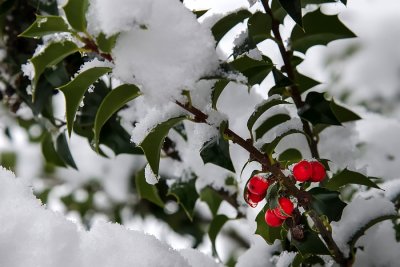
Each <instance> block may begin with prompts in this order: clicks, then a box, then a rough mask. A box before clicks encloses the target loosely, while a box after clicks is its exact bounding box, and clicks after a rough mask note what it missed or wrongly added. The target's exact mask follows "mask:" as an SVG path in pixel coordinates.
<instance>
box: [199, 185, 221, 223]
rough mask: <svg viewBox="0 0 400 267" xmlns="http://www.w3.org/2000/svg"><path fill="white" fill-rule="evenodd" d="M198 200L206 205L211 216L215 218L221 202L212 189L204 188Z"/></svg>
mask: <svg viewBox="0 0 400 267" xmlns="http://www.w3.org/2000/svg"><path fill="white" fill-rule="evenodd" d="M200 199H201V201H204V202H206V203H207V205H208V207H209V208H210V210H211V213H212V215H213V216H214V217H215V216H216V215H217V212H218V209H219V207H220V206H221V203H222V201H223V199H222V197H221V196H220V195H219V194H218V193H217V192H216V191H215V190H214V189H213V188H211V187H206V188H204V189H203V190H202V191H201V192H200Z"/></svg>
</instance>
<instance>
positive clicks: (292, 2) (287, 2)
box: [279, 0, 303, 27]
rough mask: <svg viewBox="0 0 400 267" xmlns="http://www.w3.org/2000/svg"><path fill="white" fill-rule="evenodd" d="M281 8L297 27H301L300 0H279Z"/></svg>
mask: <svg viewBox="0 0 400 267" xmlns="http://www.w3.org/2000/svg"><path fill="white" fill-rule="evenodd" d="M279 2H280V3H281V5H282V7H283V8H284V9H285V10H286V12H287V13H288V14H289V16H290V17H291V18H292V19H293V20H294V21H295V22H296V23H297V25H299V26H300V27H303V21H302V15H301V1H300V0H279Z"/></svg>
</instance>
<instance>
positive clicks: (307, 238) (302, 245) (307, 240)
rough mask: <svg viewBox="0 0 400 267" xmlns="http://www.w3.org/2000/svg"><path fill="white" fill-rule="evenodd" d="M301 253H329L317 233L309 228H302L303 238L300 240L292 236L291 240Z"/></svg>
mask: <svg viewBox="0 0 400 267" xmlns="http://www.w3.org/2000/svg"><path fill="white" fill-rule="evenodd" d="M290 243H291V244H292V245H294V246H295V247H296V248H297V249H298V250H299V252H300V253H301V255H309V254H314V255H330V252H329V250H328V249H327V248H326V246H325V244H324V243H323V242H322V241H321V239H320V238H319V237H318V234H317V233H315V232H314V231H312V230H310V229H306V230H304V238H303V239H302V240H300V241H299V240H296V239H294V238H292V240H291V242H290Z"/></svg>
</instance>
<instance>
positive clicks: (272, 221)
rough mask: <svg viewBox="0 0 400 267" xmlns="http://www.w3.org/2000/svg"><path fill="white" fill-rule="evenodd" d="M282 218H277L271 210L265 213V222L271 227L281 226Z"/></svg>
mask: <svg viewBox="0 0 400 267" xmlns="http://www.w3.org/2000/svg"><path fill="white" fill-rule="evenodd" d="M283 221H284V220H282V219H279V218H278V217H277V216H276V215H275V213H274V212H273V211H272V210H267V212H266V213H265V222H266V223H267V224H268V225H269V226H271V227H278V226H281V225H282V223H283Z"/></svg>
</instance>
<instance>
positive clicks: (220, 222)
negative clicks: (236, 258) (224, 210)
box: [208, 214, 229, 257]
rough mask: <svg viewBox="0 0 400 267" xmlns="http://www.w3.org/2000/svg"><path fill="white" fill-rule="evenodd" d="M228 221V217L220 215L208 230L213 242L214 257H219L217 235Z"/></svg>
mask: <svg viewBox="0 0 400 267" xmlns="http://www.w3.org/2000/svg"><path fill="white" fill-rule="evenodd" d="M227 221H229V218H228V217H227V216H226V215H223V214H219V215H217V216H215V217H214V219H213V220H212V221H211V223H210V228H209V230H208V237H209V238H210V241H211V245H212V251H213V256H214V257H218V253H217V249H216V247H215V241H216V239H217V235H218V233H219V232H220V231H221V229H222V227H223V226H224V224H225V223H226V222H227Z"/></svg>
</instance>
